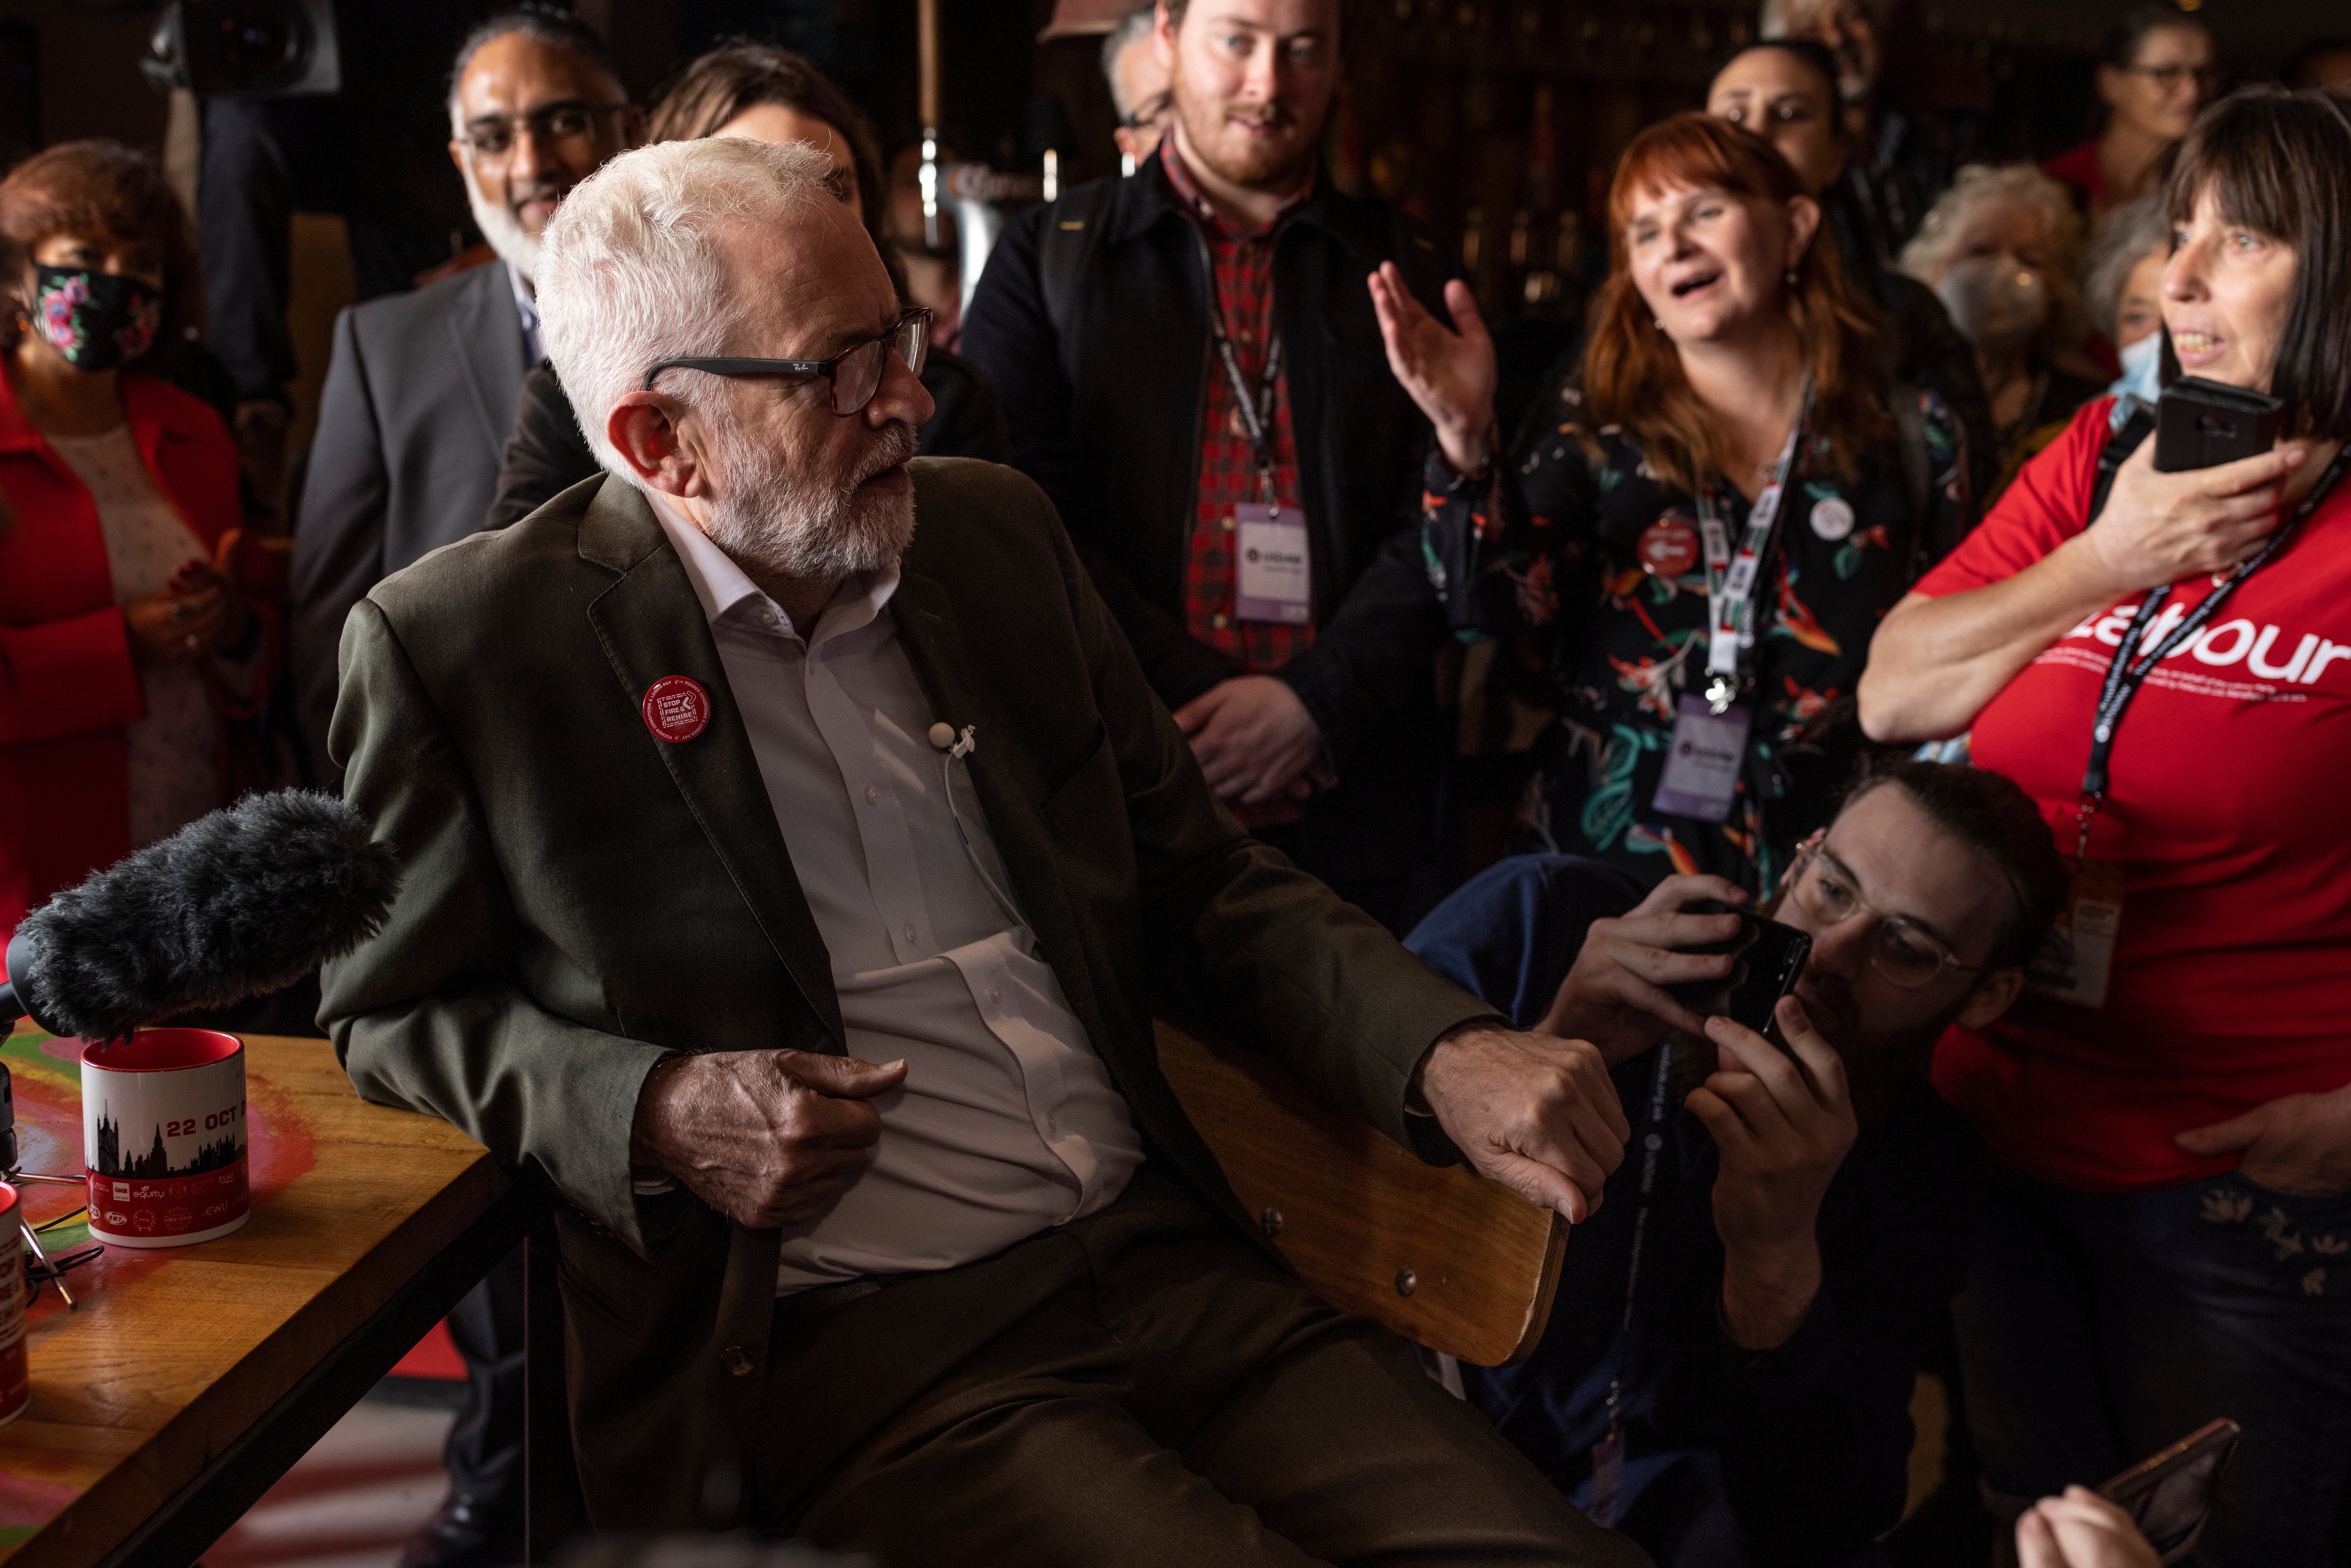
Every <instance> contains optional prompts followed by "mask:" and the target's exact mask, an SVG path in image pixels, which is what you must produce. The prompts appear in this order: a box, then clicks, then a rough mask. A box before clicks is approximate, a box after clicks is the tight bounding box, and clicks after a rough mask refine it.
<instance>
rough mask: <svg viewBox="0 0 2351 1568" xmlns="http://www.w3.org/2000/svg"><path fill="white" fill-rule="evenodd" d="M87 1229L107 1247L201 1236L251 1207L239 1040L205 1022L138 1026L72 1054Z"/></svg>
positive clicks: (217, 1231) (234, 1221)
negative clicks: (76, 1067) (77, 1067)
mask: <svg viewBox="0 0 2351 1568" xmlns="http://www.w3.org/2000/svg"><path fill="white" fill-rule="evenodd" d="M81 1146H82V1164H83V1166H84V1167H85V1168H86V1170H87V1171H88V1173H89V1233H90V1235H91V1236H93V1237H95V1238H96V1239H99V1240H100V1241H104V1242H107V1243H109V1244H110V1245H112V1246H116V1247H179V1246H183V1245H185V1244H186V1243H188V1242H191V1241H210V1240H211V1239H213V1238H214V1237H216V1236H225V1235H227V1234H228V1233H229V1232H230V1231H232V1230H235V1228H237V1227H238V1226H240V1225H243V1224H244V1223H245V1221H246V1216H247V1215H248V1214H249V1213H250V1212H251V1211H252V1206H253V1198H252V1192H251V1189H250V1187H249V1186H248V1185H247V1182H246V1148H245V1042H244V1041H243V1040H239V1039H237V1038H236V1036H235V1035H233V1034H222V1033H220V1032H219V1031H217V1030H208V1029H151V1030H141V1031H140V1032H139V1033H137V1034H134V1035H132V1036H131V1038H130V1039H129V1040H123V1041H120V1042H118V1043H116V1044H114V1045H88V1046H85V1047H83V1049H82V1058H81Z"/></svg>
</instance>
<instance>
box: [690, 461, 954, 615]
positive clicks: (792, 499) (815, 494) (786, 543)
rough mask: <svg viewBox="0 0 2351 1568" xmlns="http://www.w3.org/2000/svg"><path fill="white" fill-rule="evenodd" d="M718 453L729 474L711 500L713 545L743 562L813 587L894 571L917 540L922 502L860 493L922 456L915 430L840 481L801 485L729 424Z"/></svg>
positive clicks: (906, 496)
mask: <svg viewBox="0 0 2351 1568" xmlns="http://www.w3.org/2000/svg"><path fill="white" fill-rule="evenodd" d="M719 429H720V430H721V431H722V432H723V434H720V436H719V448H718V452H717V454H716V455H717V457H718V459H719V464H720V471H721V472H723V473H724V474H725V475H726V487H725V489H724V491H723V492H722V493H721V494H719V495H717V496H715V497H712V498H711V503H710V513H709V518H710V520H709V524H708V531H709V534H710V542H711V543H713V544H715V545H716V546H717V547H718V548H719V549H723V550H725V551H726V553H727V554H728V555H729V556H731V557H733V558H734V559H736V560H737V562H738V563H741V564H743V565H745V566H748V567H756V568H758V569H760V570H765V571H769V572H774V573H777V574H778V575H780V576H784V577H791V578H797V579H799V580H803V581H810V582H837V581H840V580H842V579H845V578H849V577H853V576H856V575H857V574H858V573H860V572H869V571H878V570H881V569H882V568H883V567H886V566H892V565H894V564H895V563H896V562H897V560H898V559H899V558H900V557H901V556H903V555H904V554H905V553H906V547H907V545H909V544H910V543H912V542H913V540H914V495H913V493H912V492H907V493H905V494H903V495H894V496H893V495H878V494H872V493H869V492H865V491H862V490H861V489H860V486H862V485H863V484H864V482H865V481H866V480H868V479H870V478H872V476H874V475H876V474H879V473H881V472H882V471H883V469H885V468H891V467H894V466H896V465H898V464H900V463H903V462H904V461H905V460H906V459H907V458H909V457H912V456H913V455H914V429H913V427H912V426H910V425H907V424H904V423H896V424H893V425H891V426H890V427H889V431H888V432H887V437H888V439H887V440H886V441H885V443H884V444H883V445H881V446H880V447H878V448H877V449H876V450H875V451H874V452H872V454H870V455H868V457H867V458H866V459H865V461H864V463H863V464H862V465H861V466H860V468H859V470H858V471H857V472H855V473H853V474H851V475H848V476H842V477H841V478H840V479H837V480H833V481H831V482H828V481H827V480H824V479H799V478H795V477H794V476H792V475H791V474H790V473H789V472H787V471H786V469H785V466H784V464H783V463H782V461H781V460H780V459H779V458H778V456H777V455H776V454H775V453H774V452H773V451H772V450H771V449H770V448H768V447H767V446H764V445H762V444H759V443H758V442H756V441H754V440H751V439H749V438H747V436H745V435H744V434H742V431H741V429H740V427H738V426H736V425H733V424H722V425H720V426H719Z"/></svg>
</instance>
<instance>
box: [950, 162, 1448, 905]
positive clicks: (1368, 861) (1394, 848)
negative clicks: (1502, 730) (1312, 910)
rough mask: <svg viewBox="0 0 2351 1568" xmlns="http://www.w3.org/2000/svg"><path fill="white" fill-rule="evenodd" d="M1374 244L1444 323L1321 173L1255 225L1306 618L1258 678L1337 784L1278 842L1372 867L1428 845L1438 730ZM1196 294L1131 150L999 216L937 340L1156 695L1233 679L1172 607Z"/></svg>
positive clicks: (1196, 439) (1426, 263) (1439, 625)
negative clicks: (975, 274) (1264, 252)
mask: <svg viewBox="0 0 2351 1568" xmlns="http://www.w3.org/2000/svg"><path fill="white" fill-rule="evenodd" d="M1384 261H1394V262H1395V263H1396V265H1397V266H1398V267H1399V268H1400V269H1402V270H1403V272H1404V274H1405V277H1406V279H1407V281H1408V282H1409V283H1410V285H1411V287H1412V288H1413V291H1414V293H1415V294H1416V295H1417V296H1418V297H1419V298H1420V299H1421V301H1422V303H1424V304H1425V305H1426V306H1427V307H1428V308H1430V309H1431V310H1432V311H1434V312H1436V313H1437V318H1438V319H1440V320H1443V319H1447V317H1446V315H1445V309H1444V305H1443V300H1442V290H1443V287H1444V284H1445V278H1446V276H1447V269H1446V268H1445V267H1444V266H1443V264H1442V263H1441V262H1440V261H1439V259H1438V256H1437V251H1436V250H1435V248H1434V247H1433V246H1431V245H1430V243H1429V242H1428V241H1427V240H1426V238H1424V237H1421V236H1419V235H1415V234H1412V233H1411V232H1410V231H1409V230H1408V229H1407V226H1406V225H1405V222H1404V221H1403V219H1402V218H1401V217H1400V216H1398V215H1397V214H1395V213H1394V212H1392V211H1391V210H1390V209H1389V208H1388V207H1387V206H1386V204H1384V203H1381V202H1378V201H1374V200H1368V199H1364V198H1360V197H1354V196H1349V195H1346V194H1343V193H1341V192H1340V191H1338V190H1336V189H1335V188H1333V186H1332V183H1331V182H1330V180H1329V179H1328V178H1327V176H1326V177H1325V178H1323V179H1321V180H1319V181H1318V182H1317V183H1316V188H1315V192H1314V193H1313V195H1312V196H1311V197H1310V198H1309V199H1308V200H1307V201H1306V203H1305V204H1303V205H1302V206H1301V207H1300V208H1299V209H1298V210H1297V211H1296V212H1294V213H1292V214H1290V217H1289V218H1288V220H1287V221H1286V222H1285V223H1284V224H1283V226H1282V228H1281V231H1280V234H1279V235H1278V236H1277V237H1276V239H1275V242H1274V295H1275V299H1276V302H1277V303H1276V309H1277V312H1278V314H1279V319H1280V328H1281V341H1282V354H1283V361H1284V364H1285V366H1286V374H1287V377H1288V387H1289V396H1290V423H1291V427H1292V430H1293V431H1294V433H1295V435H1296V439H1297V449H1298V467H1299V485H1300V489H1301V497H1302V499H1303V501H1304V503H1305V509H1306V516H1307V520H1308V524H1309V526H1310V527H1311V529H1312V535H1311V538H1312V545H1313V561H1312V572H1313V591H1314V628H1315V640H1314V645H1313V647H1312V648H1311V650H1309V651H1308V652H1306V653H1302V654H1301V655H1299V656H1298V657H1297V658H1296V659H1294V660H1292V661H1291V662H1290V664H1288V665H1286V666H1285V667H1284V668H1282V669H1281V670H1280V671H1279V672H1277V673H1278V674H1279V675H1280V678H1281V679H1282V680H1284V681H1286V682H1288V683H1289V685H1290V688H1291V689H1292V690H1294V691H1295V692H1296V693H1297V694H1298V695H1299V697H1300V699H1301V701H1302V702H1303V703H1304V704H1305V706H1306V709H1307V711H1308V712H1309V713H1311V715H1312V716H1313V717H1314V720H1315V722H1316V724H1317V725H1319V726H1320V727H1321V728H1322V738H1323V743H1324V746H1325V747H1326V749H1327V753H1328V757H1329V760H1330V763H1331V765H1332V769H1333V771H1334V772H1335V774H1336V775H1337V778H1338V780H1339V781H1338V784H1337V786H1336V787H1335V788H1333V789H1329V790H1326V791H1324V792H1322V794H1320V795H1318V796H1317V797H1316V798H1315V800H1313V801H1312V802H1311V804H1310V806H1309V808H1308V812H1307V818H1306V821H1305V822H1304V823H1303V824H1302V825H1301V858H1302V859H1304V860H1305V861H1306V862H1308V863H1309V866H1310V869H1314V862H1326V863H1327V862H1343V863H1344V864H1345V865H1347V866H1348V867H1349V868H1351V869H1353V871H1355V872H1356V873H1359V874H1366V875H1374V876H1383V875H1384V876H1393V875H1397V874H1402V873H1405V872H1407V871H1409V870H1410V869H1412V868H1413V867H1415V866H1416V865H1418V864H1420V863H1421V862H1425V861H1426V859H1427V858H1428V855H1429V852H1430V850H1431V846H1432V843H1433V837H1434V831H1435V827H1434V824H1435V809H1434V800H1435V781H1436V778H1437V768H1438V763H1439V759H1440V757H1441V754H1442V741H1443V737H1442V732H1441V726H1440V725H1439V723H1438V721H1437V705H1436V697H1435V680H1434V675H1433V666H1432V661H1433V659H1434V656H1435V653H1436V651H1437V648H1438V647H1439V646H1440V645H1441V644H1442V643H1443V641H1444V638H1445V621H1444V615H1443V612H1442V610H1441V608H1440V607H1439V605H1438V604H1437V600H1436V597H1435V595H1434V594H1433V593H1432V591H1430V589H1429V586H1428V580H1427V576H1426V572H1425V571H1424V570H1422V568H1421V565H1420V559H1419V544H1418V535H1417V528H1416V521H1415V519H1416V517H1417V514H1418V500H1419V496H1420V466H1419V465H1420V462H1421V459H1422V456H1423V455H1424V454H1425V453H1426V450H1427V443H1428V438H1429V427H1428V423H1427V422H1426V420H1425V419H1424V418H1423V417H1422V416H1421V414H1420V411H1419V409H1418V408H1417V407H1416V405H1415V404H1414V402H1413V401H1412V399H1411V397H1410V396H1409V395H1408V394H1407V393H1406V392H1405V390H1404V388H1403V387H1402V386H1400V385H1398V384H1397V382H1396V380H1395V377H1394V376H1393V375H1392V374H1391V373H1390V372H1389V371H1388V365H1387V355H1386V351H1385V350H1384V348H1383V347H1382V345H1381V341H1380V332H1379V324H1378V321H1377V319H1375V318H1374V315H1373V313H1372V302H1371V296H1370V293H1369V290H1368V289H1367V287H1365V279H1366V278H1367V277H1369V275H1370V274H1371V273H1372V272H1373V270H1374V269H1375V268H1376V267H1378V266H1379V265H1380V264H1381V263H1382V262H1384ZM1207 311H1208V279H1207V275H1206V271H1205V267H1204V265H1203V262H1202V258H1201V255H1200V246H1199V244H1198V241H1197V240H1196V237H1195V235H1194V234H1193V232H1192V228H1191V223H1190V220H1189V219H1188V218H1187V217H1186V215H1185V214H1183V212H1181V211H1180V210H1179V209H1178V207H1177V205H1176V199H1175V195H1174V193H1173V192H1172V191H1171V190H1170V188H1169V187H1168V185H1167V183H1166V179H1165V175H1164V174H1162V173H1161V172H1159V167H1158V164H1157V163H1156V162H1153V163H1151V164H1150V165H1149V166H1147V168H1146V169H1145V170H1144V172H1142V173H1140V174H1137V175H1135V176H1134V177H1133V178H1129V179H1124V180H1113V181H1101V182H1097V183H1092V184H1090V185H1084V186H1081V187H1079V188H1078V189H1076V190H1074V191H1072V192H1071V193H1069V194H1068V195H1066V196H1064V197H1063V198H1062V199H1061V201H1059V202H1057V203H1054V204H1050V205H1047V206H1043V207H1040V208H1035V209H1032V210H1031V211H1029V212H1028V213H1025V214H1021V215H1020V216H1019V218H1016V219H1015V220H1014V221H1013V222H1012V223H1011V224H1009V225H1007V227H1006V228H1005V230H1004V233H1003V235H1001V236H1000V238H999V239H998V244H997V246H996V248H995V250H994V251H993V252H992V253H991V254H990V256H989V258H988V264H987V272H986V274H985V275H983V276H982V277H981V278H980V282H979V287H978V289H977V292H976V294H975V296H974V298H973V300H972V304H971V308H970V309H969V310H968V311H967V313H966V316H965V319H964V328H963V339H962V342H961V345H960V346H961V349H962V351H963V352H964V354H965V355H966V356H967V357H968V358H969V359H970V360H972V361H973V362H974V363H976V364H977V365H978V366H979V367H980V369H981V370H982V371H985V372H986V373H987V375H988V376H989V377H990V378H991V379H992V380H993V381H994V382H996V385H997V389H998V392H999V393H1000V394H1001V395H1002V397H1003V400H1004V406H1005V411H1006V413H1007V416H1008V419H1009V421H1010V424H1011V432H1012V461H1013V464H1014V465H1015V466H1017V467H1019V468H1020V469H1022V470H1024V471H1025V472H1027V473H1028V474H1029V476H1031V477H1032V478H1034V479H1036V480H1037V482H1038V483H1039V484H1040V485H1041V486H1044V488H1045V491H1046V493H1047V494H1048V495H1050V497H1052V498H1053V501H1054V504H1055V505H1056V506H1057V507H1059V508H1060V510H1061V517H1062V519H1063V521H1064V522H1065V523H1066V524H1067V525H1068V527H1069V530H1070V533H1071V537H1072V538H1073V539H1074V540H1075V541H1076V543H1077V546H1078V550H1079V554H1080V556H1081V559H1083V560H1084V561H1085V563H1086V565H1087V567H1088V568H1089V569H1090V570H1092V573H1093V577H1094V581H1095V585H1096V586H1097V587H1098V588H1099V589H1100V590H1101V591H1102V597H1103V598H1104V600H1105V601H1108V603H1109V605H1110V607H1111V610H1112V612H1113V615H1114V616H1115V617H1116V618H1117V620H1118V622H1119V624H1120V626H1121V627H1122V628H1123V630H1124V631H1125V632H1126V634H1127V637H1128V639H1129V641H1131V642H1132V643H1134V649H1135V653H1136V654H1137V656H1138V657H1139V658H1140V660H1141V662H1142V664H1143V669H1144V675H1145V676H1146V677H1147V678H1148V679H1149V681H1150V683H1151V685H1152V689H1153V690H1154V691H1155V692H1156V693H1157V694H1158V695H1159V697H1160V699H1161V700H1162V701H1163V702H1165V703H1166V705H1167V706H1169V707H1171V708H1175V707H1180V706H1183V705H1184V704H1185V703H1186V702H1189V701H1190V700H1191V699H1192V698H1194V697H1196V696H1198V695H1200V694H1201V693H1203V692H1205V691H1207V689H1208V688H1209V687H1210V686H1213V685H1216V684H1217V683H1218V682H1219V681H1222V680H1225V679H1227V678H1228V677H1230V676H1232V675H1235V674H1239V673H1240V672H1239V671H1238V669H1236V668H1235V667H1234V666H1233V664H1231V663H1230V662H1229V661H1228V659H1226V657H1225V656H1224V655H1223V654H1221V653H1217V651H1216V650H1215V649H1214V648H1211V647H1210V646H1208V645H1207V643H1202V642H1200V641H1199V640H1197V639H1196V638H1195V637H1193V636H1192V635H1191V633H1190V632H1189V631H1188V630H1187V629H1186V624H1185V620H1184V562H1185V548H1186V539H1187V538H1188V536H1189V534H1190V532H1191V526H1192V517H1193V512H1194V507H1195V504H1196V498H1197V495H1198V484H1199V465H1200V420H1201V417H1202V413H1203V410H1204V408H1205V406H1206V392H1207V381H1206V378H1207V376H1208V375H1209V374H1210V373H1211V372H1212V369H1213V355H1214V352H1215V350H1214V348H1213V346H1212V344H1211V341H1210V339H1209V333H1208V317H1207ZM1326 874H1327V873H1326Z"/></svg>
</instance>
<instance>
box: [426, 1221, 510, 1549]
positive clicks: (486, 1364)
mask: <svg viewBox="0 0 2351 1568" xmlns="http://www.w3.org/2000/svg"><path fill="white" fill-rule="evenodd" d="M449 1342H450V1343H452V1344H454V1345H455V1346H456V1348H457V1354H459V1355H460V1356H462V1357H464V1359H465V1404H464V1405H462V1406H459V1407H458V1411H457V1424H456V1425H455V1427H451V1428H450V1429H449V1441H448V1443H447V1444H446V1445H445V1446H444V1448H443V1449H442V1458H443V1460H444V1463H445V1464H446V1465H447V1467H448V1470H449V1490H450V1491H451V1493H452V1494H454V1495H455V1496H456V1497H458V1498H460V1499H464V1500H467V1501H468V1502H470V1503H472V1504H473V1505H475V1507H477V1508H479V1509H480V1510H481V1511H482V1515H483V1517H482V1523H483V1525H484V1527H485V1529H486V1531H488V1532H489V1533H491V1534H492V1535H494V1536H497V1537H500V1538H503V1537H505V1536H506V1535H507V1534H509V1533H510V1534H511V1535H512V1536H513V1538H514V1539H515V1540H516V1541H517V1542H519V1541H520V1540H521V1539H522V1524H523V1520H522V1504H523V1489H522V1430H523V1418H524V1401H523V1252H522V1249H521V1248H519V1247H517V1248H516V1249H514V1250H513V1251H511V1252H509V1253H507V1255H506V1256H505V1257H503V1258H501V1259H499V1260H497V1262H496V1265H495V1266H493V1267H492V1268H491V1270H490V1271H489V1272H488V1273H487V1274H486V1275H484V1276H483V1277H482V1282H481V1283H480V1284H478V1285H475V1287H474V1288H473V1289H472V1290H470V1291H466V1292H465V1295H464V1296H463V1297H461V1298H459V1300H458V1302H457V1304H456V1305H455V1306H454V1307H452V1308H450V1309H449Z"/></svg>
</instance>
